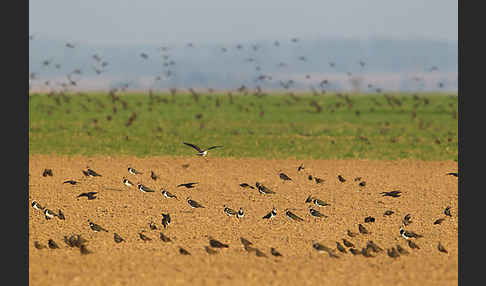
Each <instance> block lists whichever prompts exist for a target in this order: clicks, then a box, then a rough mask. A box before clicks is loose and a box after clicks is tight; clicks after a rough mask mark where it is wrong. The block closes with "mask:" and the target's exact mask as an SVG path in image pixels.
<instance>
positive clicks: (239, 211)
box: [236, 207, 245, 219]
mask: <svg viewBox="0 0 486 286" xmlns="http://www.w3.org/2000/svg"><path fill="white" fill-rule="evenodd" d="M244 216H245V212H243V208H241V207H240V209H239V210H238V212H237V213H236V217H237V218H239V219H242V218H243V217H244Z"/></svg>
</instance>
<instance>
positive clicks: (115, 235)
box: [113, 232, 125, 243]
mask: <svg viewBox="0 0 486 286" xmlns="http://www.w3.org/2000/svg"><path fill="white" fill-rule="evenodd" d="M113 240H115V242H116V243H120V242H123V241H125V239H124V238H123V237H121V236H120V235H119V234H118V233H116V232H115V233H113Z"/></svg>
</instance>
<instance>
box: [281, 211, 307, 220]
mask: <svg viewBox="0 0 486 286" xmlns="http://www.w3.org/2000/svg"><path fill="white" fill-rule="evenodd" d="M284 211H285V216H287V217H288V218H290V219H291V220H294V221H304V219H303V218H301V217H299V216H297V215H296V214H294V213H293V212H291V211H290V210H289V209H285V210H284Z"/></svg>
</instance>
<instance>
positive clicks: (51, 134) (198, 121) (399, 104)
mask: <svg viewBox="0 0 486 286" xmlns="http://www.w3.org/2000/svg"><path fill="white" fill-rule="evenodd" d="M457 112H458V98H457V95H456V94H454V95H445V94H432V93H429V94H411V93H410V94H406V93H392V94H390V93H389V94H385V95H384V94H354V95H353V94H336V93H334V94H330V93H326V94H324V95H312V94H297V95H291V94H283V93H282V94H269V95H253V94H248V95H243V94H240V93H233V95H228V94H226V93H225V94H201V95H199V96H195V95H191V94H176V95H174V96H173V95H171V94H169V93H164V94H163V93H160V94H159V93H155V94H151V95H149V94H147V93H145V94H144V93H141V92H140V93H138V94H137V93H120V94H116V95H113V94H112V95H110V94H109V93H108V92H107V93H72V94H62V93H56V94H50V95H47V94H31V95H30V96H29V116H30V118H29V147H30V150H29V152H30V154H67V155H73V154H82V155H97V154H103V155H136V156H139V157H144V156H161V155H169V156H192V155H193V154H194V151H193V150H192V149H191V148H190V147H188V146H185V145H184V144H182V142H191V143H195V144H197V145H199V146H201V147H203V148H204V147H209V146H212V145H223V146H224V148H222V149H216V150H212V151H211V152H210V153H211V154H210V156H212V157H261V158H296V159H311V158H314V159H346V158H360V159H377V160H381V159H401V158H410V159H422V160H457V156H458V149H457V141H458V120H457ZM130 118H132V120H130Z"/></svg>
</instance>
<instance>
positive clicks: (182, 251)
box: [179, 247, 191, 255]
mask: <svg viewBox="0 0 486 286" xmlns="http://www.w3.org/2000/svg"><path fill="white" fill-rule="evenodd" d="M179 253H180V254H182V255H191V253H190V252H189V251H187V250H185V249H184V248H182V247H179Z"/></svg>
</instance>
